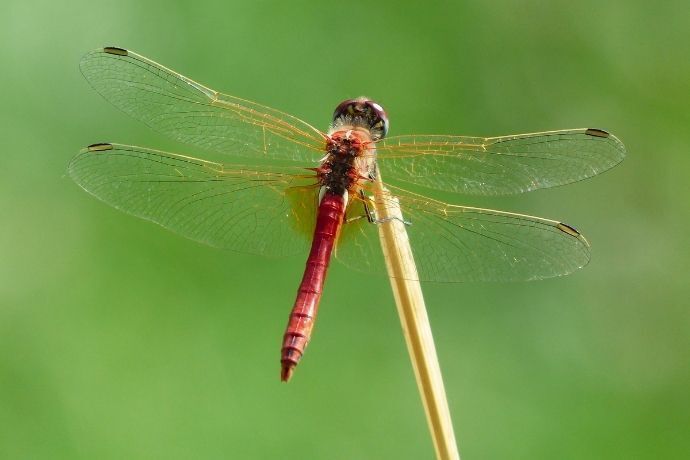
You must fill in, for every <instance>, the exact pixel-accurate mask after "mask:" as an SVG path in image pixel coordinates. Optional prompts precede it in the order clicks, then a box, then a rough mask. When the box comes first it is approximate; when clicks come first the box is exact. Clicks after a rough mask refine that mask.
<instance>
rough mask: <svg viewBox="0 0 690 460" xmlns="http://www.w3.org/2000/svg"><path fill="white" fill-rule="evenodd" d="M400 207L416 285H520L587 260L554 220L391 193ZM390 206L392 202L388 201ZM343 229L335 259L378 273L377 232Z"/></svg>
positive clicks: (363, 226)
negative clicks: (434, 283)
mask: <svg viewBox="0 0 690 460" xmlns="http://www.w3.org/2000/svg"><path fill="white" fill-rule="evenodd" d="M391 192H392V193H393V194H394V195H395V196H396V197H397V199H398V200H399V202H400V206H401V207H402V210H403V211H402V212H403V218H404V219H405V221H407V222H408V223H409V225H406V229H407V233H408V236H409V240H410V244H411V246H412V252H413V254H414V259H415V262H416V266H417V271H418V273H419V279H420V280H421V281H435V282H461V281H527V280H537V279H543V278H551V277H554V276H560V275H565V274H568V273H571V272H573V271H575V270H577V269H578V268H581V267H583V266H585V265H586V264H587V262H588V261H589V244H588V243H587V240H586V239H585V238H584V237H583V236H582V235H581V234H580V233H579V232H578V231H577V230H575V229H574V228H573V227H571V226H569V225H567V224H564V223H562V222H559V221H555V220H550V219H542V218H539V217H533V216H527V215H522V214H514V213H509V212H503V211H494V210H490V209H480V208H472V207H467V206H454V205H449V204H446V203H442V202H440V201H436V200H431V199H429V198H425V197H421V196H418V195H414V194H411V193H409V192H404V191H402V190H400V189H396V188H394V187H391ZM391 205H393V203H392V202H391ZM379 225H389V223H386V222H382V223H370V222H368V221H367V220H366V219H356V220H352V221H350V222H349V223H346V224H345V226H344V230H343V234H344V236H347V238H343V240H342V242H341V243H342V244H340V245H339V247H338V249H337V252H336V257H337V258H338V259H339V260H340V261H341V262H343V263H344V264H346V265H348V266H350V267H352V268H355V269H359V270H362V271H364V272H379V273H383V272H385V266H384V265H383V263H382V256H381V249H380V243H379V235H378V226H379Z"/></svg>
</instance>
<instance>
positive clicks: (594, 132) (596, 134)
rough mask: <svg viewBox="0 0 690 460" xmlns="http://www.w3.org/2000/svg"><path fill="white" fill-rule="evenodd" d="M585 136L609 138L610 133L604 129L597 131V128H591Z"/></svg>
mask: <svg viewBox="0 0 690 460" xmlns="http://www.w3.org/2000/svg"><path fill="white" fill-rule="evenodd" d="M585 134H587V135H588V136H594V137H609V133H607V132H606V131H604V130H603V129H597V128H589V129H588V130H587V131H585Z"/></svg>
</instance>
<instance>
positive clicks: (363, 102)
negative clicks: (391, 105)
mask: <svg viewBox="0 0 690 460" xmlns="http://www.w3.org/2000/svg"><path fill="white" fill-rule="evenodd" d="M338 121H343V122H348V123H352V124H355V125H360V126H363V127H365V128H367V129H369V131H370V132H371V137H372V139H373V140H375V141H378V140H379V139H382V138H383V137H384V136H385V135H386V134H387V133H388V117H387V116H386V112H385V111H384V110H383V107H381V106H380V105H379V104H378V103H376V102H374V101H370V100H368V99H366V98H363V97H360V98H357V99H347V100H345V101H343V102H341V103H340V104H338V107H336V108H335V111H334V112H333V122H334V123H336V122H338Z"/></svg>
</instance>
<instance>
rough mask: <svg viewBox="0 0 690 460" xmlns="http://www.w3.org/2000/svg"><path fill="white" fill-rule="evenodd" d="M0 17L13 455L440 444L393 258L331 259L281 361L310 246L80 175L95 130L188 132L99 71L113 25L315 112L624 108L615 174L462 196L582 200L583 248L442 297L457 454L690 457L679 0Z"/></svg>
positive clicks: (422, 123) (333, 450) (72, 10)
mask: <svg viewBox="0 0 690 460" xmlns="http://www.w3.org/2000/svg"><path fill="white" fill-rule="evenodd" d="M0 26H1V27H0V62H1V64H0V66H1V68H2V72H0V82H1V83H2V85H1V88H2V105H1V106H0V123H1V124H0V126H2V136H0V139H1V141H0V145H2V156H1V157H0V165H1V166H2V180H1V181H0V210H2V224H1V225H0V458H3V459H28V458H44V459H61V458H64V459H95V458H98V459H110V458H112V459H122V458H127V459H150V458H166V459H189V458H204V459H216V458H217V459H220V458H238V459H253V458H280V459H290V458H324V459H325V458H327V459H365V458H367V459H368V458H372V459H374V458H376V459H379V458H396V459H420V458H432V456H433V450H432V446H431V442H430V440H429V436H428V433H427V428H426V423H425V420H424V414H423V410H422V407H421V404H420V401H419V398H418V395H417V393H416V387H415V382H414V377H413V374H412V370H411V368H410V365H409V361H408V358H407V354H406V350H405V345H404V341H403V338H402V335H401V333H400V330H399V324H398V319H397V315H396V312H395V307H394V304H393V300H392V296H391V294H390V290H389V286H388V282H387V280H386V279H385V278H383V277H382V278H378V279H376V278H369V277H365V276H363V275H360V274H358V273H354V272H351V271H348V270H346V269H344V268H343V267H341V266H338V265H336V266H334V267H333V268H332V270H331V273H330V274H329V280H328V282H327V285H326V292H325V294H324V297H323V301H322V309H321V314H320V318H319V323H318V326H317V328H316V333H315V337H314V340H313V341H312V345H311V346H310V349H309V351H308V353H307V355H306V357H305V359H304V361H303V363H302V365H301V366H300V368H299V369H298V371H297V373H296V375H295V378H294V379H293V381H292V382H291V383H290V384H289V385H282V384H280V383H279V381H278V375H279V363H278V356H279V354H278V351H279V347H280V339H281V334H282V332H283V327H284V326H285V322H286V320H287V314H288V311H289V309H290V307H291V304H292V301H293V299H294V294H295V290H296V287H297V283H298V281H299V279H300V276H301V270H302V267H303V263H304V260H303V258H294V259H288V260H271V259H257V258H253V257H249V256H244V255H237V254H231V253H225V252H220V251H215V250H213V249H210V248H207V247H203V246H200V245H198V244H196V243H193V242H190V241H187V240H184V239H182V238H180V237H177V236H175V235H172V234H170V233H168V232H166V231H164V230H163V229H161V228H159V227H157V226H155V225H151V224H149V223H146V222H143V221H139V220H137V219H134V218H131V217H128V216H126V215H124V214H120V213H118V212H117V211H115V210H113V209H111V208H109V207H107V206H105V205H103V204H102V203H100V202H98V201H97V200H94V199H93V198H91V197H90V196H88V195H87V194H86V193H84V192H82V191H81V190H79V189H78V187H77V186H76V185H75V184H73V183H72V182H71V181H70V180H69V178H67V177H66V174H65V170H66V165H67V162H68V161H69V159H70V158H71V157H72V155H74V154H75V153H76V152H77V150H78V149H79V148H80V147H82V146H84V145H87V144H90V143H94V142H101V141H113V142H124V143H131V144H138V145H145V146H149V147H157V148H162V149H166V150H171V151H178V152H180V153H189V154H195V152H194V151H193V149H190V148H188V147H186V146H182V145H177V144H175V143H174V142H172V141H170V140H169V139H166V138H163V137H162V136H160V135H158V134H156V133H154V132H152V131H150V130H148V129H147V128H146V127H145V126H144V125H142V124H140V123H138V122H136V121H134V120H132V119H129V118H127V117H126V116H125V115H124V114H122V113H120V112H118V111H117V110H116V109H114V108H113V107H112V106H110V105H109V104H108V103H106V102H105V101H103V100H102V98H101V97H100V96H98V95H97V94H96V93H95V92H94V91H92V90H91V88H90V87H89V85H88V84H87V83H86V82H85V81H84V80H83V79H82V77H81V75H80V74H79V70H78V62H79V59H80V57H81V55H83V54H84V53H86V52H87V51H89V50H91V49H93V48H97V47H99V46H103V45H117V46H122V47H127V48H131V49H133V50H135V51H138V52H140V53H142V54H144V55H146V56H149V57H151V58H152V59H154V60H156V61H158V62H161V63H163V64H164V65H167V66H169V67H171V68H174V69H175V70H177V71H179V72H182V73H184V74H186V75H188V76H190V77H192V78H194V79H196V80H199V81H200V82H202V83H205V84H207V85H209V86H211V87H214V88H217V89H219V90H221V91H224V92H228V93H231V94H236V95H238V96H241V97H245V98H248V99H253V100H257V101H258V102H262V103H265V104H268V105H271V106H273V107H276V108H279V109H282V110H285V111H288V112H290V113H294V114H296V115H298V116H300V117H301V118H303V119H305V120H307V121H309V122H311V123H313V124H314V125H316V126H320V127H322V128H326V126H327V123H328V121H329V116H330V114H331V111H332V109H333V107H334V106H335V104H337V103H338V102H339V101H340V100H342V99H344V98H347V97H353V96H358V95H361V94H366V95H368V96H370V97H372V98H375V99H376V100H378V101H379V102H381V103H382V104H383V105H384V106H385V107H386V109H387V110H388V113H389V115H390V118H391V133H392V134H403V133H411V132H418V133H457V134H467V135H499V134H508V133H517V132H529V131H539V130H546V129H558V128H572V127H589V126H596V127H600V128H604V129H608V130H610V131H611V132H613V133H615V134H616V135H617V136H619V137H620V138H621V139H622V140H623V141H624V142H625V143H626V145H627V147H628V151H629V157H628V159H627V160H626V161H625V162H624V163H623V164H622V165H620V166H619V167H617V168H616V169H615V170H613V171H611V172H608V173H606V174H604V175H602V176H600V177H596V178H594V179H591V180H588V181H584V182H581V183H578V184H574V185H571V186H568V187H562V188H559V189H554V190H547V191H541V192H534V193H530V194H528V195H523V196H516V197H508V198H501V199H493V200H486V199H466V198H465V197H453V198H452V199H453V200H454V201H455V202H459V203H463V204H477V205H484V204H487V203H488V204H491V205H492V206H497V207H501V208H503V209H507V210H513V211H520V212H526V213H533V214H537V215H543V216H545V217H553V218H559V219H563V220H565V221H567V222H569V223H572V224H574V225H576V226H577V227H578V228H579V229H580V230H582V231H583V233H584V234H585V235H587V237H588V238H589V239H590V241H591V242H592V244H593V259H592V262H591V264H590V265H589V266H588V267H587V268H586V269H584V270H582V271H580V272H578V273H576V274H574V275H572V276H569V277H565V278H560V279H553V280H547V281H543V282H534V283H524V284H467V285H429V286H427V287H426V291H425V293H426V296H427V303H428V306H429V308H430V316H431V320H432V325H433V326H434V332H435V337H436V340H437V347H438V351H439V354H440V358H441V361H442V366H443V370H444V375H445V381H446V388H447V393H448V397H449V399H450V403H451V406H452V407H451V409H452V414H453V417H454V422H455V427H456V432H457V438H458V441H459V443H460V449H461V453H462V454H463V458H466V459H483V460H486V459H508V458H509V459H519V458H530V459H554V458H558V459H576V458H577V459H580V458H606V459H631V458H634V459H681V458H687V455H688V452H690V436H688V427H689V426H690V415H689V414H690V393H689V392H688V388H690V370H689V366H688V363H689V362H690V313H689V311H688V309H689V306H688V298H689V297H690V289H689V287H688V286H689V283H688V279H687V278H688V268H689V267H688V254H689V253H690V252H689V251H688V238H687V229H688V226H689V224H690V222H689V219H688V189H687V174H688V170H689V169H690V160H689V158H690V155H688V145H689V142H688V136H687V132H688V126H689V124H690V111H689V110H688V107H690V59H688V56H689V51H690V49H689V48H690V46H689V44H690V32H689V31H690V17H689V16H688V14H687V4H686V3H685V2H679V1H677V2H654V3H648V2H642V1H636V2H608V3H605V2H595V1H584V2H577V3H572V2H553V3H543V2H527V3H525V4H521V5H518V4H514V3H513V2H506V1H498V2H463V3H460V2H457V3H454V2H421V3H419V2H416V3H412V2H411V4H410V5H409V6H406V5H405V4H403V3H400V2H394V1H378V2H362V1H353V2H341V3H338V4H334V5H330V4H327V3H326V2H323V3H317V2H306V1H302V2H277V1H275V2H274V1H259V2H238V3H235V2H232V1H213V0H198V1H195V2H184V1H178V2H176V3H173V2H163V1H151V2H140V1H131V0H122V1H119V2H104V1H100V0H96V1H89V2H87V1H71V2H48V1H33V2H32V1H20V0H6V1H5V2H4V4H3V14H2V15H1V16H0ZM683 184H686V185H683ZM444 198H448V197H444Z"/></svg>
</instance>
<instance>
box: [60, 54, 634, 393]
mask: <svg viewBox="0 0 690 460" xmlns="http://www.w3.org/2000/svg"><path fill="white" fill-rule="evenodd" d="M80 66H81V71H82V73H83V74H84V76H85V77H86V79H87V80H88V81H89V83H90V84H91V85H92V86H93V87H94V88H95V89H96V91H98V92H99V93H100V94H101V95H102V96H103V97H105V99H107V100H108V101H110V102H111V103H112V104H114V105H115V106H116V107H118V108H119V109H121V110H122V111H124V112H126V113H128V114H130V115H131V116H133V117H134V118H136V119H139V120H141V121H143V122H144V123H146V124H147V125H148V126H150V127H151V128H153V129H155V130H157V131H159V132H161V133H164V134H167V135H168V136H170V137H172V138H173V139H176V140H179V141H182V142H184V143H187V144H190V145H192V146H195V147H199V148H201V149H205V150H208V151H210V152H215V153H219V154H222V155H227V156H228V157H229V158H231V159H232V160H233V163H232V164H223V163H220V162H215V161H209V160H205V159H201V158H194V157H191V156H185V155H179V154H174V153H167V152H162V151H159V150H151V149H147V148H142V147H135V146H130V145H122V144H114V143H99V144H93V145H90V146H89V147H87V148H85V149H83V150H82V151H81V152H80V153H79V154H78V155H77V156H76V157H75V158H74V159H73V160H72V161H71V163H70V165H69V173H70V175H71V177H72V178H73V179H74V180H75V181H76V182H77V183H78V184H79V185H80V186H81V187H82V188H84V189H85V190H86V191H87V192H89V193H91V194H93V195H94V196H96V197H97V198H99V199H101V200H103V201H105V202H106V203H108V204H110V205H112V206H114V207H116V208H118V209H120V210H122V211H125V212H127V213H130V214H133V215H135V216H138V217H141V218H144V219H147V220H150V221H153V222H156V223H157V224H160V225H162V226H163V227H165V228H168V229H170V230H172V231H174V232H177V233H179V234H181V235H184V236H186V237H188V238H191V239H193V240H196V241H200V242H202V243H206V244H209V245H211V246H215V247H219V248H225V249H231V250H237V251H241V252H246V253H252V254H260V255H267V256H286V255H290V254H296V253H304V252H306V250H307V249H308V248H309V247H311V251H310V252H309V256H308V258H307V263H306V269H305V271H304V276H303V277H302V282H301V283H300V286H299V289H298V292H297V299H296V301H295V304H294V307H293V309H292V312H291V313H290V317H289V322H288V326H287V330H286V332H285V335H284V338H283V344H282V349H281V364H282V366H281V380H283V381H287V380H289V379H290V377H291V375H292V373H293V371H294V368H295V366H296V365H297V363H298V362H299V360H300V358H301V357H302V355H303V353H304V349H305V347H306V345H307V343H308V341H309V339H310V336H311V332H312V327H313V325H314V320H315V317H316V312H317V308H318V305H319V300H320V298H321V292H322V288H323V284H324V279H325V277H326V271H327V269H328V265H329V262H330V259H331V255H332V253H333V252H334V254H335V257H336V259H339V260H340V261H341V262H343V263H344V264H346V265H348V266H351V267H353V268H355V269H358V270H364V271H368V272H377V273H383V272H384V271H385V268H384V264H383V260H382V257H381V249H380V246H379V237H378V226H379V225H384V224H385V223H384V221H383V220H379V219H377V216H376V212H375V211H374V207H373V205H372V194H373V181H375V180H377V178H378V177H379V170H380V171H381V172H382V173H383V177H385V178H386V179H387V180H390V182H387V183H386V187H387V188H388V189H389V190H390V191H391V193H392V194H393V195H394V197H395V199H396V200H397V201H398V202H399V205H400V207H401V208H402V211H403V218H404V222H405V224H407V225H406V226H407V229H408V234H409V239H410V242H411V245H412V248H413V252H414V258H415V260H416V263H417V271H418V273H419V278H420V280H422V281H442V282H458V281H476V280H501V281H505V280H533V279H541V278H548V277H553V276H559V275H564V274H567V273H570V272H572V271H574V270H576V269H578V268H580V267H583V266H584V265H586V264H587V262H588V261H589V244H588V242H587V240H586V239H585V238H584V236H582V235H581V234H580V233H579V232H578V231H577V230H576V229H575V228H574V227H572V226H570V225H567V224H564V223H562V222H560V221H557V220H549V219H543V218H540V217H533V216H528V215H523V214H514V213H510V212H504V211H496V210H491V209H480V208H475V207H468V206H459V205H452V204H447V203H444V202H441V201H438V200H434V199H432V198H428V197H426V196H422V195H419V194H416V193H411V192H408V191H405V190H403V189H401V188H398V187H397V186H395V185H394V184H403V185H404V184H411V185H415V186H421V187H424V188H430V189H435V190H440V191H449V192H457V193H463V194H470V195H472V194H474V195H501V194H512V193H519V192H526V191H529V190H535V189H539V188H546V187H554V186H558V185H563V184H568V183H571V182H575V181H579V180H582V179H585V178H587V177H591V176H594V175H595V174H598V173H600V172H602V171H605V170H607V169H609V168H611V167H613V166H615V165H616V164H618V163H619V162H621V161H622V160H623V158H624V157H625V148H624V146H623V144H622V143H621V142H620V141H619V140H618V139H617V138H616V137H615V136H613V135H612V134H609V133H608V132H606V131H603V130H601V129H593V128H589V129H569V130H562V131H548V132H542V133H534V134H518V135H511V136H501V137H465V136H446V135H402V136H389V137H387V134H388V118H387V116H386V113H385V112H384V110H383V108H382V107H381V106H380V105H379V104H377V103H376V102H374V101H371V100H368V99H366V98H358V99H349V100H346V101H344V102H342V103H340V104H339V105H338V106H337V107H336V109H335V113H334V114H333V119H332V122H331V124H330V126H329V128H328V130H327V131H321V130H319V129H317V128H315V127H313V126H312V125H310V124H308V123H306V122H304V121H302V120H300V119H299V118H296V117H294V116H292V115H289V114H286V113H283V112H280V111H278V110H275V109H272V108H270V107H266V106H263V105H260V104H257V103H255V102H251V101H248V100H245V99H240V98H237V97H234V96H229V95H226V94H222V93H219V92H217V91H214V90H212V89H210V88H207V87H206V86H203V85H201V84H199V83H196V82H195V81H193V80H190V79H189V78H187V77H184V76H182V75H180V74H178V73H176V72H173V71H172V70H170V69H167V68H166V67H163V66H162V65H160V64H157V63H155V62H153V61H151V60H150V59H147V58H145V57H143V56H141V55H139V54H137V53H134V52H132V51H128V50H124V49H121V48H114V47H107V48H102V49H99V50H96V51H93V52H91V53H88V54H87V55H86V56H84V58H83V59H82V61H81V65H80ZM310 236H312V238H311V243H310V241H309V237H310Z"/></svg>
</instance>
